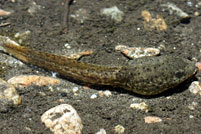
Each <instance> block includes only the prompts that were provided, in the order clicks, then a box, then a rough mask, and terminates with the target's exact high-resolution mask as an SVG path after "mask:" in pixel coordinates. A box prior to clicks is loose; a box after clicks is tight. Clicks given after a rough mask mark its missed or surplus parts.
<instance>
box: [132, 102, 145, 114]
mask: <svg viewBox="0 0 201 134" xmlns="http://www.w3.org/2000/svg"><path fill="white" fill-rule="evenodd" d="M130 108H133V109H137V110H142V111H145V112H148V105H147V104H146V103H145V102H141V103H133V104H131V105H130Z"/></svg>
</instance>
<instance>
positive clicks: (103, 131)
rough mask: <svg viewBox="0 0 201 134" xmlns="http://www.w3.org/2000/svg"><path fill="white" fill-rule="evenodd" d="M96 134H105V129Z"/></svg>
mask: <svg viewBox="0 0 201 134" xmlns="http://www.w3.org/2000/svg"><path fill="white" fill-rule="evenodd" d="M96 134H106V131H105V129H103V128H101V129H100V131H98V132H97V133H96Z"/></svg>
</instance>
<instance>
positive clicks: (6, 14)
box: [0, 9, 11, 16]
mask: <svg viewBox="0 0 201 134" xmlns="http://www.w3.org/2000/svg"><path fill="white" fill-rule="evenodd" d="M10 14H11V12H8V11H5V10H3V9H0V16H8V15H10Z"/></svg>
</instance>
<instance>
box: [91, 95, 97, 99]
mask: <svg viewBox="0 0 201 134" xmlns="http://www.w3.org/2000/svg"><path fill="white" fill-rule="evenodd" d="M97 97H98V96H97V94H92V95H91V97H90V98H91V99H96V98H97Z"/></svg>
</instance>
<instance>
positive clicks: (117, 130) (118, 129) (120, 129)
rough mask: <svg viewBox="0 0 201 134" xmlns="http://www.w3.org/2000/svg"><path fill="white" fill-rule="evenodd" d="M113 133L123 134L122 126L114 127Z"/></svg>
mask: <svg viewBox="0 0 201 134" xmlns="http://www.w3.org/2000/svg"><path fill="white" fill-rule="evenodd" d="M114 131H115V133H117V134H123V133H124V131H125V128H124V127H123V126H122V125H117V126H115V127H114Z"/></svg>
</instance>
